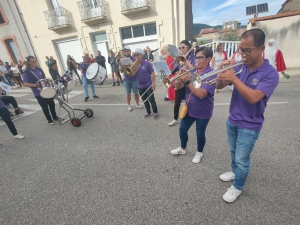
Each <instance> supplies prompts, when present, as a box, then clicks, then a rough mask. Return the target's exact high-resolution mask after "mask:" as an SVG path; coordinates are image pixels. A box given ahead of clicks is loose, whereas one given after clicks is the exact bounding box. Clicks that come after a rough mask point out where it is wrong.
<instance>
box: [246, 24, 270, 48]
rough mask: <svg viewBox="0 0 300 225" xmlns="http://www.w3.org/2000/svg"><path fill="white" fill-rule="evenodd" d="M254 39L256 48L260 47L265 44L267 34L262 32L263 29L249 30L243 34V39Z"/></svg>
mask: <svg viewBox="0 0 300 225" xmlns="http://www.w3.org/2000/svg"><path fill="white" fill-rule="evenodd" d="M251 36H252V37H253V39H254V43H253V44H254V46H255V47H257V48H258V47H260V46H262V45H264V44H265V38H266V35H265V33H264V32H263V31H262V30H261V29H258V28H255V29H251V30H247V31H245V32H244V33H243V34H242V37H241V38H242V39H243V38H244V39H247V38H249V37H251Z"/></svg>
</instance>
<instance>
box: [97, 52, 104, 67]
mask: <svg viewBox="0 0 300 225" xmlns="http://www.w3.org/2000/svg"><path fill="white" fill-rule="evenodd" d="M96 61H97V63H98V65H100V66H102V67H103V68H104V69H106V65H105V62H106V59H105V57H104V56H103V55H101V51H98V55H97V57H96Z"/></svg>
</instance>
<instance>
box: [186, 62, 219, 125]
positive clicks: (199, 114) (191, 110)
mask: <svg viewBox="0 0 300 225" xmlns="http://www.w3.org/2000/svg"><path fill="white" fill-rule="evenodd" d="M211 70H212V69H211V68H210V66H209V65H208V66H207V67H206V68H205V70H204V71H203V73H202V74H200V76H201V75H203V74H205V73H208V72H209V71H211ZM216 76H217V75H216ZM216 76H213V77H210V78H209V79H208V80H212V79H214V78H216ZM201 88H202V89H205V90H207V92H208V94H207V95H206V97H205V98H202V99H201V98H198V97H197V96H195V95H194V94H192V95H191V98H190V101H189V103H188V115H189V116H190V117H194V118H197V119H210V118H211V117H212V113H213V108H214V93H215V88H216V84H215V83H214V84H211V85H209V84H203V85H201ZM190 94H191V89H189V87H188V86H186V90H185V102H186V103H187V102H188V99H189V96H190Z"/></svg>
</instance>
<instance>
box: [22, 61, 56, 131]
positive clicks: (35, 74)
mask: <svg viewBox="0 0 300 225" xmlns="http://www.w3.org/2000/svg"><path fill="white" fill-rule="evenodd" d="M26 63H27V69H26V70H25V71H24V73H23V81H24V86H25V87H30V88H31V90H32V92H33V94H34V96H35V98H36V99H37V101H38V103H39V104H40V106H41V107H42V110H43V113H44V115H45V117H46V119H47V120H48V125H53V124H54V122H53V120H58V116H57V115H56V112H55V103H54V99H53V98H42V97H41V96H40V91H39V90H38V89H37V81H38V80H40V79H44V78H45V77H46V76H45V73H44V71H43V70H42V69H40V68H38V67H37V60H36V58H35V57H34V56H27V58H26ZM49 110H50V113H51V115H52V117H51V115H50V113H49Z"/></svg>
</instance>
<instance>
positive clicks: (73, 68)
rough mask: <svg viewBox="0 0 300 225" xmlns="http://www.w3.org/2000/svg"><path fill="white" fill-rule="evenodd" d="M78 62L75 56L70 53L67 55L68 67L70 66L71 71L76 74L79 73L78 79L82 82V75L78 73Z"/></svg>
mask: <svg viewBox="0 0 300 225" xmlns="http://www.w3.org/2000/svg"><path fill="white" fill-rule="evenodd" d="M77 66H78V64H77V62H76V61H75V59H74V58H73V57H71V56H70V55H67V67H68V70H69V71H71V72H73V71H74V72H75V74H76V75H77V77H78V80H79V81H80V83H82V81H81V79H80V76H79V74H78V71H77Z"/></svg>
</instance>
